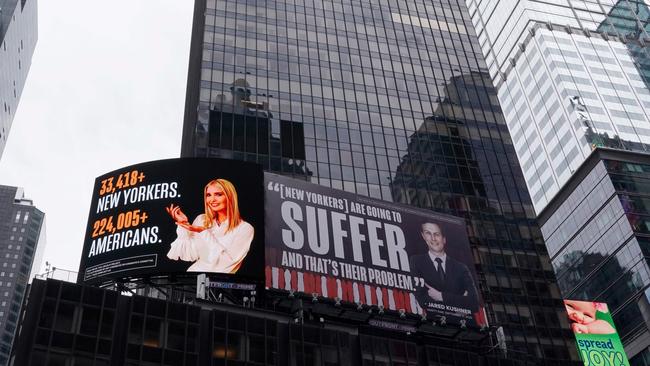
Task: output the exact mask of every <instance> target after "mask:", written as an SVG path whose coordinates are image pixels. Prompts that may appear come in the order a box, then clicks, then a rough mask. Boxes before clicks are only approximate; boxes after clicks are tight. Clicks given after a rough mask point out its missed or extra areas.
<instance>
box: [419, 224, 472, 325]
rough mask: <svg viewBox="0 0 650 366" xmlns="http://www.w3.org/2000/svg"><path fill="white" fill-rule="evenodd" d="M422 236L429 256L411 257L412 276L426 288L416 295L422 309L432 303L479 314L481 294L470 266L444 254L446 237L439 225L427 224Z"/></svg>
mask: <svg viewBox="0 0 650 366" xmlns="http://www.w3.org/2000/svg"><path fill="white" fill-rule="evenodd" d="M420 234H421V235H422V239H424V242H425V243H426V245H427V248H428V251H427V253H426V254H417V255H413V256H411V258H410V264H411V273H412V275H413V276H415V277H421V278H422V279H424V282H425V284H424V286H422V287H420V288H419V289H418V290H417V291H416V292H415V298H416V299H417V300H418V303H419V304H420V306H421V307H422V308H423V309H427V308H428V307H429V304H431V303H443V304H445V305H451V306H455V307H458V308H463V309H468V310H471V312H472V313H475V312H477V311H478V308H479V301H478V292H477V291H476V286H475V285H474V280H473V279H472V275H471V273H470V271H469V268H467V266H466V265H465V264H463V263H461V262H459V261H457V260H455V259H454V258H451V257H450V256H448V255H447V253H446V252H445V248H446V246H447V238H446V237H445V235H444V233H443V232H442V229H441V228H440V225H438V224H435V223H432V222H425V223H423V224H422V227H421V231H420Z"/></svg>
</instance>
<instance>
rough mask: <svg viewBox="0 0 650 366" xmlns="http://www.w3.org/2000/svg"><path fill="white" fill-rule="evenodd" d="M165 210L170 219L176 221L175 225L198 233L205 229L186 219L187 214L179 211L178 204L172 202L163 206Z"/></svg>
mask: <svg viewBox="0 0 650 366" xmlns="http://www.w3.org/2000/svg"><path fill="white" fill-rule="evenodd" d="M165 210H167V213H168V214H169V216H171V217H172V219H174V221H176V225H178V226H180V227H183V228H185V229H186V230H189V231H194V232H196V233H200V232H201V231H203V230H205V228H204V227H201V226H194V225H191V224H190V222H189V220H188V219H187V216H186V215H185V214H184V213H183V211H181V207H180V206H178V205H177V206H174V204H173V203H172V204H171V205H169V207H165Z"/></svg>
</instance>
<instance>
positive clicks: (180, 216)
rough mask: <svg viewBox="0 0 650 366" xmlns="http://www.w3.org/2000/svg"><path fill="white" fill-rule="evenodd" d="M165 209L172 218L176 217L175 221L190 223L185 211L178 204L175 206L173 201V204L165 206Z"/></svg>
mask: <svg viewBox="0 0 650 366" xmlns="http://www.w3.org/2000/svg"><path fill="white" fill-rule="evenodd" d="M165 210H167V213H168V214H169V216H171V217H172V219H174V221H176V223H177V224H179V225H181V224H186V225H189V220H188V219H187V216H185V214H184V213H183V211H181V207H180V206H178V205H176V206H174V204H173V203H172V204H171V205H169V207H165Z"/></svg>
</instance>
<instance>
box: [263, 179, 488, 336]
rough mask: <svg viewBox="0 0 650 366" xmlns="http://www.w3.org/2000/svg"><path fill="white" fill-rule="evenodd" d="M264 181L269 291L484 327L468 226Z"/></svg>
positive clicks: (295, 183)
mask: <svg viewBox="0 0 650 366" xmlns="http://www.w3.org/2000/svg"><path fill="white" fill-rule="evenodd" d="M264 177H265V186H266V203H265V211H266V219H265V220H266V268H265V271H266V286H267V287H269V288H275V289H281V290H287V291H300V292H305V293H307V294H318V295H319V296H324V297H327V298H331V299H334V298H338V299H340V300H342V301H349V302H355V303H361V304H366V305H375V306H380V305H381V306H383V307H384V308H385V309H392V310H400V309H403V310H404V311H406V312H409V313H415V314H425V313H426V314H427V315H436V316H445V317H446V318H447V319H448V321H452V322H453V321H456V322H458V321H461V320H464V321H465V322H466V324H467V325H474V326H482V325H485V324H486V320H485V313H484V309H483V301H482V299H481V296H480V293H479V292H478V286H477V277H476V272H475V268H474V261H473V259H472V253H471V249H470V246H469V240H468V238H467V232H466V230H467V229H466V225H465V221H464V219H462V218H459V217H454V216H449V215H444V214H439V213H435V212H432V211H426V210H420V209H416V208H413V207H408V206H404V205H399V204H394V203H390V202H385V201H380V200H376V199H372V198H368V197H363V196H358V195H355V194H352V193H348V192H344V191H340V190H335V189H331V188H326V187H322V186H318V185H315V184H311V183H307V182H304V181H299V180H295V179H290V178H286V177H283V176H279V175H274V174H268V173H267V174H265V176H264Z"/></svg>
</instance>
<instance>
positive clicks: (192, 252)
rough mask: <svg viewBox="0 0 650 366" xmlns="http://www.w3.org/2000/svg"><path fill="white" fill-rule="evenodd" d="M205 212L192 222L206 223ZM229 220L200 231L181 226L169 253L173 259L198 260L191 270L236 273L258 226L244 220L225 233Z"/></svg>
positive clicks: (196, 223) (169, 256)
mask: <svg viewBox="0 0 650 366" xmlns="http://www.w3.org/2000/svg"><path fill="white" fill-rule="evenodd" d="M204 216H205V215H204V214H201V215H199V216H197V217H196V219H195V220H194V222H193V223H192V225H194V226H203V218H204ZM227 228H228V221H224V222H222V223H221V225H218V224H216V223H214V224H213V225H212V227H210V228H209V229H205V230H203V231H201V232H200V233H197V232H193V231H189V230H187V229H185V228H184V227H182V226H178V228H177V229H176V234H177V235H178V237H177V238H176V240H174V242H173V243H172V244H171V249H170V250H169V253H167V257H168V258H169V259H173V260H178V259H180V260H182V261H195V262H194V264H192V265H191V266H190V268H188V269H187V271H188V272H217V273H235V272H236V271H237V269H239V265H240V264H241V262H242V261H243V260H244V258H245V257H246V254H248V250H249V249H250V247H251V242H252V241H253V235H254V234H255V229H253V226H252V225H251V224H249V223H247V222H246V221H242V222H240V223H239V225H237V226H236V227H235V228H234V229H232V230H230V231H229V232H228V233H226V229H227Z"/></svg>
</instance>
